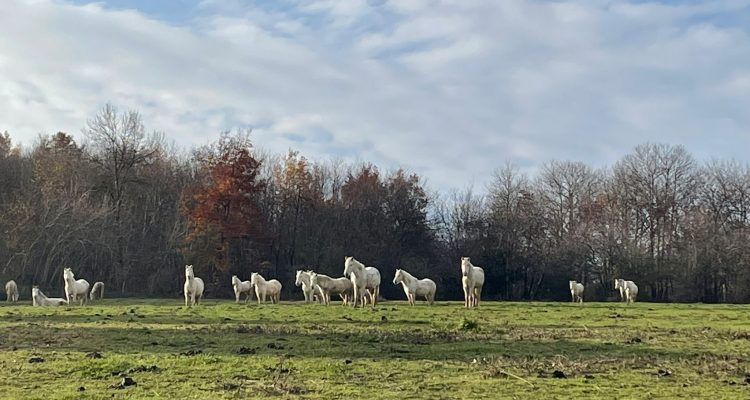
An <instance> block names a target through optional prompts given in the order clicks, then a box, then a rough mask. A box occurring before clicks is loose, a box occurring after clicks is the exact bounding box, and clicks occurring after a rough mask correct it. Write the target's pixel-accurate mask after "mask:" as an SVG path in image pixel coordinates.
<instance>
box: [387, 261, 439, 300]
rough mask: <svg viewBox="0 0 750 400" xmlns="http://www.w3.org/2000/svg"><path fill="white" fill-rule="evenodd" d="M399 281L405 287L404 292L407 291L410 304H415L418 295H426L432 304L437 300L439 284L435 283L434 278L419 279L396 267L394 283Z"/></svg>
mask: <svg viewBox="0 0 750 400" xmlns="http://www.w3.org/2000/svg"><path fill="white" fill-rule="evenodd" d="M399 283H401V285H402V286H403V287H404V293H406V299H407V300H409V304H411V305H414V303H416V297H417V296H424V298H425V300H427V303H428V304H430V305H432V303H434V302H435V290H437V285H435V282H434V281H433V280H432V279H427V278H425V279H417V278H415V277H414V276H413V275H412V274H410V273H408V272H406V271H404V270H403V269H396V275H395V276H394V277H393V284H394V285H398V284H399Z"/></svg>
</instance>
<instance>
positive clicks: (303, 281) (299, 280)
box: [294, 270, 323, 303]
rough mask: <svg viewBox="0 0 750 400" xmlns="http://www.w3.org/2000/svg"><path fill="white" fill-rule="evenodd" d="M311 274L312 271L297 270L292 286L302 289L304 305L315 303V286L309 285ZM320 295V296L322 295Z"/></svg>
mask: <svg viewBox="0 0 750 400" xmlns="http://www.w3.org/2000/svg"><path fill="white" fill-rule="evenodd" d="M313 273H314V272H312V271H301V270H297V274H296V276H295V280H294V284H295V285H297V287H302V294H303V295H304V296H305V303H312V302H314V301H315V295H316V293H315V291H316V290H315V286H314V285H313V284H311V283H310V276H311V275H312V274H313ZM320 294H321V296H322V293H320ZM321 300H323V299H321Z"/></svg>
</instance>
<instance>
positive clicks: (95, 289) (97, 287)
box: [89, 282, 104, 300]
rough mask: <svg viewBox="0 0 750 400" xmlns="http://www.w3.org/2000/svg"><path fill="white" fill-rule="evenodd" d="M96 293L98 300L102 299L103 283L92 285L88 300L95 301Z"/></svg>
mask: <svg viewBox="0 0 750 400" xmlns="http://www.w3.org/2000/svg"><path fill="white" fill-rule="evenodd" d="M97 293H98V298H99V300H101V299H103V298H104V282H96V283H94V287H92V288H91V293H90V294H89V299H91V300H96V299H97Z"/></svg>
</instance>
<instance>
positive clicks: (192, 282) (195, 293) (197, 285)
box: [183, 265, 205, 307]
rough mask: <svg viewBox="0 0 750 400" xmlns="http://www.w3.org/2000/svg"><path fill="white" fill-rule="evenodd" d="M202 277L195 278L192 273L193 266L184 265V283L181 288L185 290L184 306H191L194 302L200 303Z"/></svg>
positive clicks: (202, 286) (201, 297)
mask: <svg viewBox="0 0 750 400" xmlns="http://www.w3.org/2000/svg"><path fill="white" fill-rule="evenodd" d="M204 287H205V285H204V284H203V279H201V278H196V277H195V273H193V266H192V265H186V266H185V285H184V286H183V290H184V291H185V307H192V306H194V305H196V304H200V301H201V299H203V288H204Z"/></svg>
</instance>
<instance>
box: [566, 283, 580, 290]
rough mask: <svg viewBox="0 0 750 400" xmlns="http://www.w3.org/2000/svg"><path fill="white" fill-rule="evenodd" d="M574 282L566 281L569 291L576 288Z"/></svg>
mask: <svg viewBox="0 0 750 400" xmlns="http://www.w3.org/2000/svg"><path fill="white" fill-rule="evenodd" d="M576 283H578V282H576V281H568V286H570V290H573V288H574V287H575V286H576Z"/></svg>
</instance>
